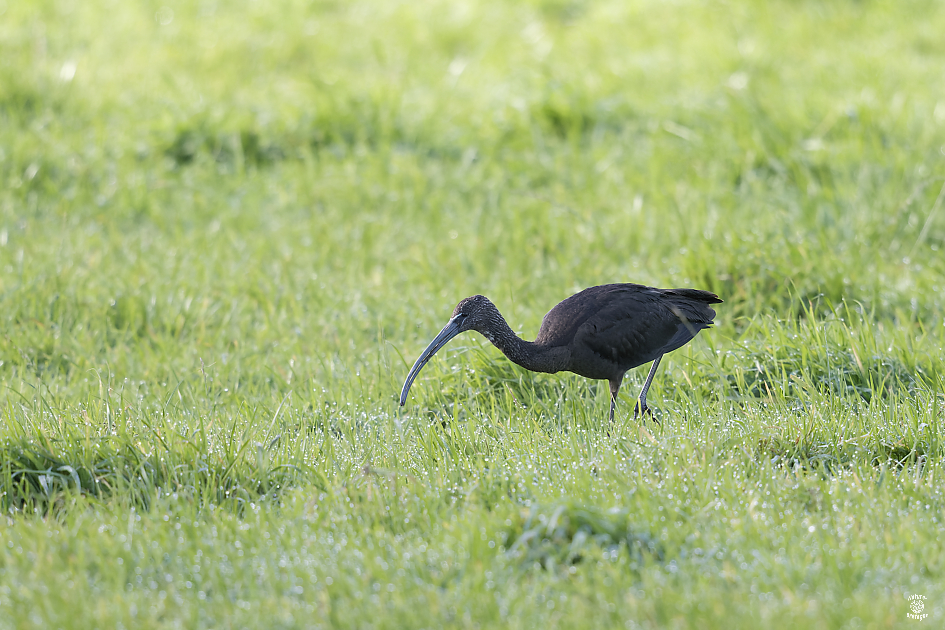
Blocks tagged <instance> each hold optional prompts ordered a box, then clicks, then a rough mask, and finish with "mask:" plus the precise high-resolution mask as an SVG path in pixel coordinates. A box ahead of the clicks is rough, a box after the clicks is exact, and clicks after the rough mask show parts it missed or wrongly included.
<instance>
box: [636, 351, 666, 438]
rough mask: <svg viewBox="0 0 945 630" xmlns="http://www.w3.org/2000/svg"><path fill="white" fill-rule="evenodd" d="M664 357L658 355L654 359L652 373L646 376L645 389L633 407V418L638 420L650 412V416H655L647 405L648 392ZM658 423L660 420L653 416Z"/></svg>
mask: <svg viewBox="0 0 945 630" xmlns="http://www.w3.org/2000/svg"><path fill="white" fill-rule="evenodd" d="M662 358H663V355H660V356H658V357H656V359H654V360H653V366H652V367H651V368H650V373H649V374H647V376H646V382H644V383H643V391H641V392H640V398H639V399H638V400H637V404H636V405H635V406H634V408H633V419H634V420H636V419H637V417H639V416H641V415H646V414H647V413H649V414H650V417H651V418H653V412H652V411H650V408H649V407H647V406H646V393H647V392H648V391H649V390H650V384H651V383H652V382H653V377H654V376H655V375H656V368H657V367H659V364H660V359H662ZM653 420H654V421H655V422H656V424H659V423H660V421H659V420H657V419H656V418H653Z"/></svg>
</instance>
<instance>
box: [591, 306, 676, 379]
mask: <svg viewBox="0 0 945 630" xmlns="http://www.w3.org/2000/svg"><path fill="white" fill-rule="evenodd" d="M681 323H682V322H681V321H680V319H679V318H678V317H677V316H676V315H675V314H674V313H673V312H672V311H671V310H670V309H668V308H666V306H665V305H663V304H661V303H660V302H659V301H658V300H657V299H656V296H653V297H651V296H647V295H638V296H634V299H623V300H621V299H615V300H613V301H612V302H611V303H609V304H607V305H605V306H604V307H603V308H602V309H600V310H599V311H598V312H597V313H595V314H594V315H592V316H591V317H588V318H587V320H586V321H585V322H584V323H583V324H582V325H581V326H580V327H579V328H578V330H577V331H576V333H575V336H574V345H576V346H581V347H584V348H586V349H587V350H589V351H591V352H593V353H595V354H596V355H598V356H600V357H602V358H604V359H606V360H609V361H611V362H613V363H614V364H616V365H618V366H620V368H621V369H630V368H633V367H636V366H638V365H642V364H644V363H648V362H649V361H652V360H653V359H655V358H656V357H658V356H660V355H661V354H664V353H665V352H668V351H669V349H668V347H669V346H671V345H674V342H677V340H676V339H675V338H676V337H677V336H679V335H680V334H683V335H685V334H686V333H687V332H688V331H685V329H683V331H685V332H683V333H681V331H680V328H681V326H680V325H681ZM692 336H694V335H692ZM692 336H689V337H688V338H686V339H685V341H682V343H680V344H679V345H682V344H683V343H685V342H687V341H689V339H691V338H692ZM677 347H678V346H677ZM673 349H675V348H673Z"/></svg>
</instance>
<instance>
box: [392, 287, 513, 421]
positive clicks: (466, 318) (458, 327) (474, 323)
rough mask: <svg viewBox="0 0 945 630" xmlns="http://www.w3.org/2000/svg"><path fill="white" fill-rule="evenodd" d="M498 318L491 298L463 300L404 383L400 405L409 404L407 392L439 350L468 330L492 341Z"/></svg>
mask: <svg viewBox="0 0 945 630" xmlns="http://www.w3.org/2000/svg"><path fill="white" fill-rule="evenodd" d="M497 317H499V318H501V315H499V310H498V309H497V308H496V307H495V304H493V303H492V302H490V301H489V298H487V297H485V296H483V295H473V296H471V297H468V298H466V299H464V300H461V301H460V303H459V304H457V305H456V308H454V309H453V315H452V316H451V317H450V321H449V322H447V324H446V326H444V327H443V330H441V331H440V333H439V334H438V335H437V336H436V337H434V338H433V341H431V342H430V345H428V346H427V348H426V350H424V351H423V353H422V354H421V355H420V358H418V359H417V362H416V363H414V364H413V367H412V368H411V369H410V373H409V374H408V375H407V380H406V381H404V388H403V390H401V392H400V405H401V406H403V405H404V403H405V402H407V392H409V391H410V386H411V385H412V384H413V381H414V379H415V378H417V374H419V373H420V370H421V369H422V368H423V366H424V365H426V363H427V361H429V360H430V359H431V358H432V357H433V355H434V354H436V352H437V350H439V349H440V348H442V347H443V346H445V345H446V343H447V342H448V341H449V340H450V339H452V338H453V337H455V336H456V335H458V334H459V333H462V332H466V331H467V330H475V331H478V332H480V333H482V334H483V335H485V336H486V337H487V338H488V339H489V340H490V341H491V340H492V333H491V330H492V327H493V326H494V321H495V319H496V318H497Z"/></svg>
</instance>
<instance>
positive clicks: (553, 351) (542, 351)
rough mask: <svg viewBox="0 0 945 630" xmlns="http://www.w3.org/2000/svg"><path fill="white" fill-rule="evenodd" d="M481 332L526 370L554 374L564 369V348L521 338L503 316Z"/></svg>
mask: <svg viewBox="0 0 945 630" xmlns="http://www.w3.org/2000/svg"><path fill="white" fill-rule="evenodd" d="M479 332H481V333H482V335H483V336H484V337H485V338H486V339H488V340H489V341H490V342H491V343H492V345H494V346H495V347H496V348H498V349H499V350H501V351H502V354H504V355H505V356H507V357H508V358H509V360H511V361H512V362H513V363H516V364H518V365H520V366H522V367H523V368H525V369H526V370H531V371H532V372H547V373H549V374H554V373H555V372H560V371H561V370H563V369H564V364H565V362H566V359H565V357H562V356H560V355H561V354H562V351H564V350H565V349H564V348H549V347H547V346H545V345H543V344H538V343H535V342H533V341H525V340H524V339H521V338H519V336H518V335H516V334H515V333H514V332H512V329H511V328H510V327H509V325H508V324H507V323H506V322H505V320H504V319H502V318H501V316H500V317H499V318H496V319H495V320H493V321H492V325H491V326H490V327H489V329H488V330H485V331H479Z"/></svg>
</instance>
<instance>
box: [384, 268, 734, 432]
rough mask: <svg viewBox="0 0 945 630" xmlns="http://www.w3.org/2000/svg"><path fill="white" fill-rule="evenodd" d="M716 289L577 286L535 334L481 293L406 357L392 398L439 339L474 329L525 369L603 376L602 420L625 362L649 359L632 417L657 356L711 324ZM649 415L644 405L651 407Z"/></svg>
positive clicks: (631, 364)
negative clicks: (526, 333) (516, 327)
mask: <svg viewBox="0 0 945 630" xmlns="http://www.w3.org/2000/svg"><path fill="white" fill-rule="evenodd" d="M721 302H722V300H720V299H719V296H717V295H715V294H714V293H709V292H708V291H700V290H698V289H655V288H653V287H646V286H643V285H640V284H605V285H602V286H599V287H591V288H589V289H584V290H583V291H581V292H580V293H576V294H574V295H572V296H571V297H569V298H567V299H566V300H564V301H563V302H561V303H560V304H558V305H557V306H555V307H554V308H553V309H551V310H550V311H548V314H547V315H545V318H544V319H543V320H542V322H541V328H540V329H539V330H538V337H536V338H535V341H525V340H523V339H519V338H518V337H517V336H516V334H515V333H514V332H512V329H511V328H509V325H508V324H507V323H506V322H505V319H504V318H503V317H502V314H501V313H499V309H497V308H496V307H495V305H494V304H493V303H492V302H490V301H489V299H488V298H486V297H484V296H481V295H474V296H472V297H468V298H466V299H465V300H463V301H461V302H460V303H459V304H457V305H456V308H455V309H453V316H452V317H451V318H450V321H449V323H448V324H446V326H445V327H444V328H443V330H441V331H440V334H438V335H437V336H436V338H434V339H433V341H432V342H430V345H429V346H427V349H426V350H424V351H423V354H421V355H420V358H418V359H417V362H416V363H414V364H413V368H411V370H410V373H409V374H408V375H407V380H406V381H404V389H403V390H402V391H401V393H400V405H401V406H403V405H404V403H406V402H407V392H409V391H410V386H411V385H412V384H413V381H414V379H415V378H417V374H419V373H420V370H421V369H422V368H423V366H424V365H426V362H427V361H429V360H430V357H432V356H433V355H434V354H436V351H437V350H439V349H440V348H442V347H443V346H444V345H446V342H447V341H449V340H450V339H452V338H453V337H455V336H456V335H458V334H459V333H461V332H465V331H467V330H475V331H476V332H478V333H481V334H482V335H483V336H484V337H485V338H486V339H488V340H489V341H490V342H492V345H494V346H495V347H496V348H498V349H499V350H501V351H502V352H503V354H505V356H507V357H508V358H509V359H511V360H512V361H513V362H514V363H517V364H518V365H520V366H522V367H523V368H525V369H526V370H531V371H533V372H547V373H549V374H554V373H555V372H561V371H563V370H566V371H568V372H574V373H575V374H579V375H580V376H584V377H587V378H596V379H605V380H607V381H610V420H611V422H613V419H614V410H615V409H616V406H617V392H619V391H620V383H621V382H622V381H623V376H624V374H626V372H627V370H630V369H632V368H635V367H637V366H638V365H643V364H644V363H649V362H650V361H652V362H653V367H651V368H650V373H649V375H648V376H647V377H646V382H645V383H644V384H643V391H641V392H640V397H639V399H638V402H637V405H636V407H635V409H634V417H636V416H637V415H638V414H641V413H646V412H647V411H649V408H648V407H647V406H646V392H647V390H649V389H650V383H652V382H653V375H654V374H656V368H657V366H658V365H659V364H660V359H661V358H663V355H664V354H666V353H667V352H672V351H673V350H675V349H677V348H680V347H682V346H684V345H686V344H687V343H689V341H691V340H692V338H693V337H695V336H696V335H697V334H698V333H699V331H700V330H702V329H703V328H709V327H710V326H711V325H712V323H713V322H712V318H713V317H715V311H714V310H713V309H712V308H711V307H709V304H718V303H721ZM651 415H652V413H651Z"/></svg>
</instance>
